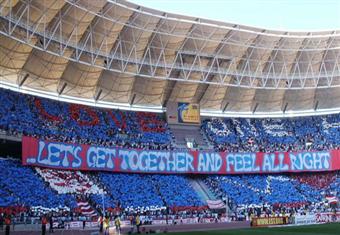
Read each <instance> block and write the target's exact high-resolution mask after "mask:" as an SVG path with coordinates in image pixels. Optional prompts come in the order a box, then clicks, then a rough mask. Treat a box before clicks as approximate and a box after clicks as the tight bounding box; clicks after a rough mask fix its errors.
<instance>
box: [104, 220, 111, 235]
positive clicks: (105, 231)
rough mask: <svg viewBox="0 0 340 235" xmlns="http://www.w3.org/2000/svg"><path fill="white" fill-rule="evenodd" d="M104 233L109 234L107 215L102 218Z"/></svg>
mask: <svg viewBox="0 0 340 235" xmlns="http://www.w3.org/2000/svg"><path fill="white" fill-rule="evenodd" d="M104 234H105V235H106V234H107V235H109V234H110V218H109V216H106V217H105V219H104Z"/></svg>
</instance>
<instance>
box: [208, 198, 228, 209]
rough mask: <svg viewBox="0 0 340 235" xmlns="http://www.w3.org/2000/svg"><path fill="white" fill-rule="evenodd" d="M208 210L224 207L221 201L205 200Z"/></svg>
mask: <svg viewBox="0 0 340 235" xmlns="http://www.w3.org/2000/svg"><path fill="white" fill-rule="evenodd" d="M207 204H208V207H209V208H210V209H223V208H225V205H224V203H223V201H222V200H207Z"/></svg>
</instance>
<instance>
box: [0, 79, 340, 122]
mask: <svg viewBox="0 0 340 235" xmlns="http://www.w3.org/2000/svg"><path fill="white" fill-rule="evenodd" d="M0 88H4V89H9V90H12V91H15V92H20V93H23V94H29V95H34V96H38V97H43V98H48V99H52V100H56V101H61V102H67V103H75V104H82V105H87V106H92V107H97V108H107V109H120V110H126V111H143V112H154V113H163V112H166V108H163V107H161V106H143V105H130V104H124V103H111V102H104V101H95V100H94V99H83V98H76V97H71V96H67V95H59V94H57V93H51V92H44V91H41V90H36V89H32V88H27V87H20V86H18V85H14V84H11V83H6V82H3V81H0ZM200 113H201V116H202V117H235V118H292V117H306V116H320V115H328V114H337V113H340V107H339V108H333V109H319V110H313V109H309V110H299V111H286V112H230V111H227V112H221V111H210V110H204V109H201V112H200Z"/></svg>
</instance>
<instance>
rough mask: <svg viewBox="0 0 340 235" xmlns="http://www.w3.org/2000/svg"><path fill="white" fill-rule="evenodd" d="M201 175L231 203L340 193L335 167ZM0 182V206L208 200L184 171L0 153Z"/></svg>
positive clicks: (299, 201)
mask: <svg viewBox="0 0 340 235" xmlns="http://www.w3.org/2000/svg"><path fill="white" fill-rule="evenodd" d="M200 178H201V179H203V180H204V182H205V184H206V185H207V186H208V187H209V188H210V190H211V191H212V192H213V193H214V194H215V195H216V196H217V197H218V198H223V197H227V198H228V200H229V202H230V204H231V207H232V208H236V207H249V206H261V205H263V204H267V205H272V206H274V205H285V206H291V207H300V206H304V205H311V204H316V203H319V202H322V201H324V199H325V196H327V195H328V196H334V197H336V198H337V197H339V195H340V174H339V172H331V173H314V174H307V173H306V174H292V175H233V176H201V177H200ZM0 186H1V187H0V208H4V207H13V206H14V207H17V208H21V207H22V208H25V207H32V208H35V209H37V208H40V209H41V210H44V208H45V209H46V208H49V209H58V208H61V209H62V210H64V208H68V211H73V212H76V213H81V212H82V211H81V210H80V209H81V206H82V205H83V206H84V207H86V208H88V209H90V207H91V208H93V209H97V211H98V209H100V210H101V209H102V207H103V206H104V207H105V208H107V209H109V208H119V209H120V210H121V211H124V210H125V211H127V212H129V211H133V212H136V211H162V210H165V209H166V208H171V209H172V210H177V209H178V208H184V210H185V209H188V208H193V209H197V208H200V207H201V208H203V209H204V207H203V206H205V205H206V202H204V201H202V199H201V198H200V196H199V193H198V192H197V191H195V189H194V188H193V186H192V185H191V184H190V178H189V177H188V176H178V175H158V174H150V175H143V174H115V173H96V174H93V173H82V172H71V171H62V170H58V171H54V170H53V171H52V170H47V169H41V168H36V169H34V168H31V167H25V166H22V165H21V164H20V162H19V161H18V160H13V159H10V158H1V159H0ZM79 198H81V200H80V199H79ZM80 204H82V205H80ZM103 204H104V205H103ZM235 206H236V207H235ZM175 208H177V209H175ZM91 210H92V209H91Z"/></svg>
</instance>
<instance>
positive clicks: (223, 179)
mask: <svg viewBox="0 0 340 235" xmlns="http://www.w3.org/2000/svg"><path fill="white" fill-rule="evenodd" d="M339 181H340V174H339V172H332V173H313V174H302V175H300V174H294V175H236V176H210V177H206V179H205V183H206V184H207V185H209V187H210V189H211V190H212V191H214V193H215V194H216V195H219V196H221V197H228V198H229V199H230V201H231V202H232V203H234V204H235V205H236V206H250V205H253V206H261V205H263V204H268V205H277V204H283V205H289V206H292V207H296V206H301V205H307V204H308V205H309V204H312V203H318V202H322V201H323V200H324V199H325V195H332V196H335V197H338V196H339V195H340V184H339Z"/></svg>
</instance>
